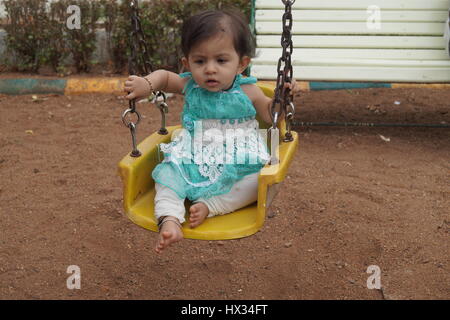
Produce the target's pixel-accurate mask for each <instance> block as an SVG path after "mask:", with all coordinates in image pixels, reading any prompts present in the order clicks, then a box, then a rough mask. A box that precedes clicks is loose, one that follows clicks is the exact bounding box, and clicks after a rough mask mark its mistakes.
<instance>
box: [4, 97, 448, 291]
mask: <svg viewBox="0 0 450 320" xmlns="http://www.w3.org/2000/svg"><path fill="white" fill-rule="evenodd" d="M295 101H296V106H297V109H298V110H297V111H298V112H297V117H296V119H297V121H358V122H383V123H387V122H388V123H450V107H449V101H450V91H449V90H434V89H395V90H393V89H366V90H351V91H350V90H342V91H320V92H302V93H301V95H299V96H297V97H296V100H295ZM169 102H170V110H171V111H170V112H171V113H170V115H169V119H168V123H169V125H170V124H175V123H178V117H179V113H180V110H181V105H182V100H181V97H179V96H175V97H174V98H172V99H171V100H170V101H169ZM126 107H127V104H126V103H125V102H124V100H121V99H119V98H118V97H115V96H113V95H82V96H54V95H39V96H37V97H34V98H33V97H32V96H31V95H25V96H0V108H1V116H0V117H1V120H0V175H1V179H0V214H1V224H0V299H238V300H240V299H255V300H260V299H283V300H285V299H299V300H300V299H374V300H378V299H449V298H450V286H449V284H450V281H449V280H450V277H449V271H450V269H449V256H448V253H449V252H450V246H449V244H450V242H449V230H450V229H449V227H450V212H449V210H448V208H449V207H450V206H449V199H450V197H449V195H450V186H449V181H450V180H449V178H450V171H449V159H450V130H449V129H448V128H386V127H375V128H361V127H300V128H297V131H298V132H299V136H300V143H299V148H298V150H297V154H296V156H295V159H294V161H293V164H292V166H291V168H290V170H289V174H288V177H287V178H286V180H285V182H284V187H283V188H282V191H281V192H280V193H279V194H278V196H277V197H276V199H275V201H274V203H273V205H272V207H271V208H270V209H269V210H268V218H267V219H266V222H265V224H264V227H263V228H262V229H261V230H260V231H259V232H258V233H257V234H255V235H253V236H250V237H247V238H243V239H238V240H228V241H201V240H190V239H185V240H183V241H182V242H180V243H178V244H176V245H174V246H173V247H171V248H169V249H168V250H167V251H166V252H164V253H163V254H161V255H157V254H155V253H154V251H153V248H154V245H155V241H156V239H157V234H156V233H153V232H150V231H147V230H145V229H143V228H141V227H139V226H137V225H135V224H133V223H132V222H131V221H129V220H128V219H127V218H126V217H125V216H124V213H123V210H122V185H121V181H120V178H119V176H118V175H117V164H118V162H119V161H120V159H121V158H122V157H123V156H124V155H125V154H127V153H128V152H129V151H130V148H131V146H130V143H131V140H130V137H129V131H128V129H127V128H125V127H124V126H123V124H122V122H121V119H120V116H121V113H122V111H123V110H124V109H125V108H126ZM138 107H139V109H140V110H141V112H142V114H143V115H144V119H143V121H142V122H141V125H140V127H139V128H138V140H139V141H140V140H142V139H143V138H144V137H145V136H147V135H148V134H150V133H152V132H153V131H155V130H157V129H158V128H159V112H158V111H157V110H155V108H154V107H153V106H150V105H148V104H139V106H138ZM71 265H77V266H79V268H80V270H81V288H80V289H74V290H69V289H68V288H67V286H66V281H67V278H68V277H69V276H70V274H68V273H67V269H68V267H69V266H71ZM371 265H376V266H378V267H379V269H380V280H381V286H382V289H381V290H377V289H368V287H367V280H368V278H369V276H371V275H372V274H371V273H367V269H368V267H369V266H371Z"/></svg>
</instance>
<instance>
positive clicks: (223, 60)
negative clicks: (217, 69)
mask: <svg viewBox="0 0 450 320" xmlns="http://www.w3.org/2000/svg"><path fill="white" fill-rule="evenodd" d="M217 62H219V63H221V64H222V63H226V62H227V60H226V59H217Z"/></svg>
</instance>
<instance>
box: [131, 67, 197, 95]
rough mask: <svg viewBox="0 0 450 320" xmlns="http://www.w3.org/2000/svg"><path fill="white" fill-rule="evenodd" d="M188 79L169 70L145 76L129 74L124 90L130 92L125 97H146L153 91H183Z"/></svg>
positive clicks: (157, 71)
mask: <svg viewBox="0 0 450 320" xmlns="http://www.w3.org/2000/svg"><path fill="white" fill-rule="evenodd" d="M187 80H188V79H187V78H181V77H180V76H179V75H178V74H176V73H173V72H170V71H167V70H156V71H155V72H152V73H151V74H149V75H148V76H145V77H138V76H129V77H128V80H127V81H125V87H124V91H125V92H129V94H128V95H127V96H125V98H126V99H128V100H131V99H135V98H137V99H141V98H145V97H148V96H149V95H150V94H151V92H152V91H166V92H171V93H182V92H183V88H184V85H185V84H186V82H187Z"/></svg>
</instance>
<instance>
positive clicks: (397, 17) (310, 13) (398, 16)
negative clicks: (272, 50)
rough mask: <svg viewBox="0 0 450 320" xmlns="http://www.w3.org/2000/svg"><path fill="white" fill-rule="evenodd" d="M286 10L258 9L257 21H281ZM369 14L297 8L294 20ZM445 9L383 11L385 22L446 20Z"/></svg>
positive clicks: (355, 17) (364, 17)
mask: <svg viewBox="0 0 450 320" xmlns="http://www.w3.org/2000/svg"><path fill="white" fill-rule="evenodd" d="M283 14H284V10H256V12H255V19H256V22H257V23H258V22H262V21H276V22H280V21H281V18H282V17H283ZM368 16H369V14H368V12H367V10H295V11H293V14H292V17H293V19H294V21H323V22H331V21H347V22H348V21H354V22H356V21H364V22H365V21H366V20H367V17H368ZM447 16H448V15H447V13H446V12H445V11H411V10H408V11H405V10H402V11H382V12H381V19H382V20H383V21H384V22H444V21H445V20H446V19H447Z"/></svg>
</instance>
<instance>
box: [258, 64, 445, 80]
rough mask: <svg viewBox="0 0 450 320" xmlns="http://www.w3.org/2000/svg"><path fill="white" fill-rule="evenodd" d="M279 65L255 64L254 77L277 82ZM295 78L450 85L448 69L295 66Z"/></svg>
mask: <svg viewBox="0 0 450 320" xmlns="http://www.w3.org/2000/svg"><path fill="white" fill-rule="evenodd" d="M276 74H277V66H276V65H255V66H253V67H252V75H253V76H255V77H257V78H258V79H268V80H275V77H274V75H276ZM294 77H295V78H296V79H297V80H305V81H384V82H450V67H449V68H445V69H444V68H393V67H348V66H341V67H335V66H294Z"/></svg>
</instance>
